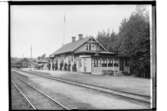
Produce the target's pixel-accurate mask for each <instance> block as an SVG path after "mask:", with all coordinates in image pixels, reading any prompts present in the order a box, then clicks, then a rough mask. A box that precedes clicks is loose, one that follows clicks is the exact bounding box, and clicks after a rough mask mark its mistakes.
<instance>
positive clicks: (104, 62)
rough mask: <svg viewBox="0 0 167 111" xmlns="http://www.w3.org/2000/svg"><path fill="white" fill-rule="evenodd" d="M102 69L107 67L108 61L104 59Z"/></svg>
mask: <svg viewBox="0 0 167 111" xmlns="http://www.w3.org/2000/svg"><path fill="white" fill-rule="evenodd" d="M102 61H103V62H102V67H107V60H106V59H102Z"/></svg>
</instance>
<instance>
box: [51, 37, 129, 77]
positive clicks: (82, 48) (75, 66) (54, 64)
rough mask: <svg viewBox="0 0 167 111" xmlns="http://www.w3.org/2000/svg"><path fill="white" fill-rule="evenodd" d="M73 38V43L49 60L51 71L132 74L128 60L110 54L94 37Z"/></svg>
mask: <svg viewBox="0 0 167 111" xmlns="http://www.w3.org/2000/svg"><path fill="white" fill-rule="evenodd" d="M78 38H79V39H78V40H76V37H75V36H73V37H72V42H70V43H67V44H65V45H63V46H62V47H61V48H60V49H58V50H57V51H55V52H54V53H52V54H51V55H50V56H49V58H50V61H49V67H50V68H49V69H50V70H65V71H76V72H84V73H91V74H105V73H109V74H114V75H119V74H122V72H126V73H130V68H129V66H128V59H127V58H126V57H122V56H118V54H116V53H114V52H109V51H108V50H107V49H106V48H104V46H103V45H102V44H101V43H100V42H99V41H98V40H96V39H95V38H93V37H83V35H82V34H78Z"/></svg>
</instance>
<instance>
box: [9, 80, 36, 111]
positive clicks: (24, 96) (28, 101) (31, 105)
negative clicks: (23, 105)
mask: <svg viewBox="0 0 167 111" xmlns="http://www.w3.org/2000/svg"><path fill="white" fill-rule="evenodd" d="M12 84H13V86H14V87H15V88H16V90H17V91H18V92H19V93H20V94H21V96H22V97H23V98H24V99H25V100H26V102H27V103H28V104H29V106H30V108H32V109H33V110H35V109H36V108H35V106H34V105H33V104H32V103H31V101H30V100H29V99H28V97H27V96H26V95H25V94H24V93H23V92H22V90H21V89H20V88H19V87H18V86H17V85H16V83H15V82H14V81H12Z"/></svg>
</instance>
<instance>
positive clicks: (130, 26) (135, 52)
mask: <svg viewBox="0 0 167 111" xmlns="http://www.w3.org/2000/svg"><path fill="white" fill-rule="evenodd" d="M149 29H150V27H149V20H148V16H146V15H145V13H144V14H142V11H141V10H140V11H139V12H138V10H137V11H136V12H135V13H133V14H132V15H131V17H130V18H129V20H124V21H123V22H122V24H121V26H120V29H119V33H118V37H119V47H118V50H119V53H120V54H121V55H125V56H129V57H130V59H131V60H130V68H131V72H132V73H133V74H134V75H136V76H138V77H145V78H149V77H150V40H149V37H150V30H149Z"/></svg>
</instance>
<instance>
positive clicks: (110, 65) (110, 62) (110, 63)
mask: <svg viewBox="0 0 167 111" xmlns="http://www.w3.org/2000/svg"><path fill="white" fill-rule="evenodd" d="M108 67H113V61H112V59H110V60H109V63H108Z"/></svg>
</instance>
